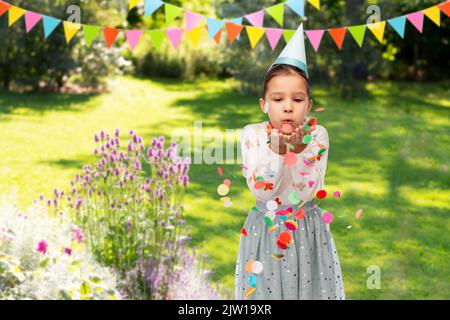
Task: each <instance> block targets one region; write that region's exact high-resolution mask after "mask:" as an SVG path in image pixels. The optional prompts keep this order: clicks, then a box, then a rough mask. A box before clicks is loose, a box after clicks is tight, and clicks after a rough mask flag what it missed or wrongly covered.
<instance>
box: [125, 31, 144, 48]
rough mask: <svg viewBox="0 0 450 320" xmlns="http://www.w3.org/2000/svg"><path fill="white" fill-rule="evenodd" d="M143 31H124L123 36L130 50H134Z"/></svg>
mask: <svg viewBox="0 0 450 320" xmlns="http://www.w3.org/2000/svg"><path fill="white" fill-rule="evenodd" d="M143 32H144V30H125V35H126V36H127V40H128V44H129V45H130V48H131V50H134V49H135V48H136V46H137V44H138V42H139V39H140V38H141V36H142V33H143Z"/></svg>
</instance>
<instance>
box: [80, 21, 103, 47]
mask: <svg viewBox="0 0 450 320" xmlns="http://www.w3.org/2000/svg"><path fill="white" fill-rule="evenodd" d="M100 29H101V28H100V27H98V26H90V25H83V31H84V40H85V41H86V45H87V46H88V47H90V46H91V44H92V41H94V39H95V37H97V35H98V34H99V33H100Z"/></svg>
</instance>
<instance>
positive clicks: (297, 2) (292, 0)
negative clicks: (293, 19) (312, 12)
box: [286, 0, 305, 18]
mask: <svg viewBox="0 0 450 320" xmlns="http://www.w3.org/2000/svg"><path fill="white" fill-rule="evenodd" d="M286 5H287V6H288V7H289V8H290V9H291V10H292V11H294V12H295V13H296V14H297V15H299V16H300V17H302V18H303V17H304V16H305V0H288V1H287V2H286Z"/></svg>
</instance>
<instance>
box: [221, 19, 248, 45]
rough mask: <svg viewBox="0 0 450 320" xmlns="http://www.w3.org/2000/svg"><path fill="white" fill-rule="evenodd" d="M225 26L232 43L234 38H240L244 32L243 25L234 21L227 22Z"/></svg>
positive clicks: (229, 40)
mask: <svg viewBox="0 0 450 320" xmlns="http://www.w3.org/2000/svg"><path fill="white" fill-rule="evenodd" d="M225 27H226V29H227V35H228V42H229V43H230V44H233V42H234V40H236V39H238V38H239V35H240V34H241V32H242V29H244V26H243V25H241V24H236V23H233V22H227V23H226V24H225ZM238 40H239V39H238Z"/></svg>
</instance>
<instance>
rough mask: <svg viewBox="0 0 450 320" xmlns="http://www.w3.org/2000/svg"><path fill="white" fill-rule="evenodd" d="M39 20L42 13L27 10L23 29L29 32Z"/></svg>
mask: <svg viewBox="0 0 450 320" xmlns="http://www.w3.org/2000/svg"><path fill="white" fill-rule="evenodd" d="M41 20H42V14H39V13H36V12H33V11H27V12H26V13H25V31H26V32H27V33H28V32H30V31H31V30H32V29H33V28H34V27H35V26H36V25H37V24H38V22H39V21H41Z"/></svg>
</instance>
